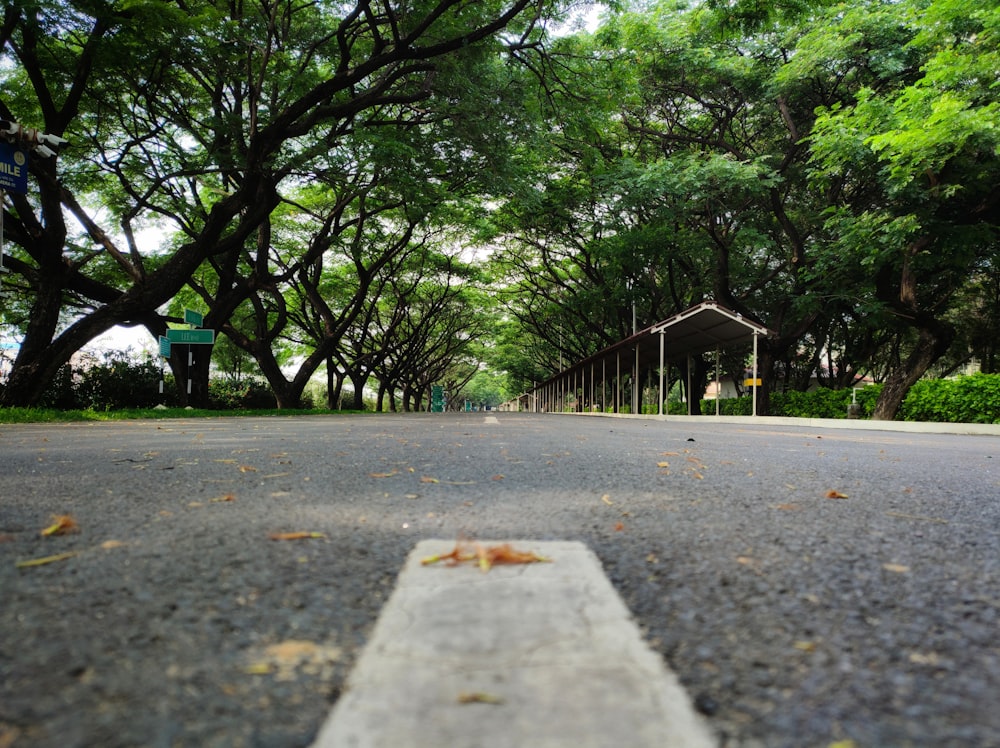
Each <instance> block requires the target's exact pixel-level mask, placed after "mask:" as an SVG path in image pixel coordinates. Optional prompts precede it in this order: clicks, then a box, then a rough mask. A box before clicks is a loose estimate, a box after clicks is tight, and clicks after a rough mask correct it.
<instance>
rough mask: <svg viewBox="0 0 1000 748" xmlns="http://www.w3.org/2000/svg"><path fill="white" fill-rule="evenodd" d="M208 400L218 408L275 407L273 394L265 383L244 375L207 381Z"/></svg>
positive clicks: (212, 405) (250, 408) (252, 408)
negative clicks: (240, 377)
mask: <svg viewBox="0 0 1000 748" xmlns="http://www.w3.org/2000/svg"><path fill="white" fill-rule="evenodd" d="M208 401H209V404H210V406H211V407H212V408H215V409H218V410H254V409H266V408H273V407H275V403H274V394H273V393H272V392H271V389H270V388H269V387H268V386H267V383H266V382H264V381H262V380H259V379H254V378H251V377H246V378H243V379H232V378H230V377H223V378H214V379H211V380H209V382H208Z"/></svg>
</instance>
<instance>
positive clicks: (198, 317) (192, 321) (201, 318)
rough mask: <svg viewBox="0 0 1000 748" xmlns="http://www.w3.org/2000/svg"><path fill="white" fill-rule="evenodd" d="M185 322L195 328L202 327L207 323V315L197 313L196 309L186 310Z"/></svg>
mask: <svg viewBox="0 0 1000 748" xmlns="http://www.w3.org/2000/svg"><path fill="white" fill-rule="evenodd" d="M184 322H185V323H187V324H189V325H194V326H195V327H201V326H202V323H204V322H205V315H204V314H202V313H201V312H196V311H195V310H194V309H185V310H184Z"/></svg>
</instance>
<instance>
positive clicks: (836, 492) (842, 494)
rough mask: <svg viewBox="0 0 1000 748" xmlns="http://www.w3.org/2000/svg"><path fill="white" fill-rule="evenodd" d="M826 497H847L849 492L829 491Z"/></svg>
mask: <svg viewBox="0 0 1000 748" xmlns="http://www.w3.org/2000/svg"><path fill="white" fill-rule="evenodd" d="M826 498H828V499H846V498H847V494H846V493H841V492H840V491H827V492H826Z"/></svg>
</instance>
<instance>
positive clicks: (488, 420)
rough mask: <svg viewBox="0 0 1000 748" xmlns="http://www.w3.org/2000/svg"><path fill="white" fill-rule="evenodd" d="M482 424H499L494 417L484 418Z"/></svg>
mask: <svg viewBox="0 0 1000 748" xmlns="http://www.w3.org/2000/svg"><path fill="white" fill-rule="evenodd" d="M483 423H500V421H498V420H497V417H496V416H486V418H484V419H483Z"/></svg>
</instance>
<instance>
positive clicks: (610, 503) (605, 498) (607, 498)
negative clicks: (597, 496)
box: [601, 494, 615, 506]
mask: <svg viewBox="0 0 1000 748" xmlns="http://www.w3.org/2000/svg"><path fill="white" fill-rule="evenodd" d="M601 501H603V502H604V503H605V504H607V505H608V506H614V505H615V502H613V501H612V500H611V494H604V495H603V496H602V497H601Z"/></svg>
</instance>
